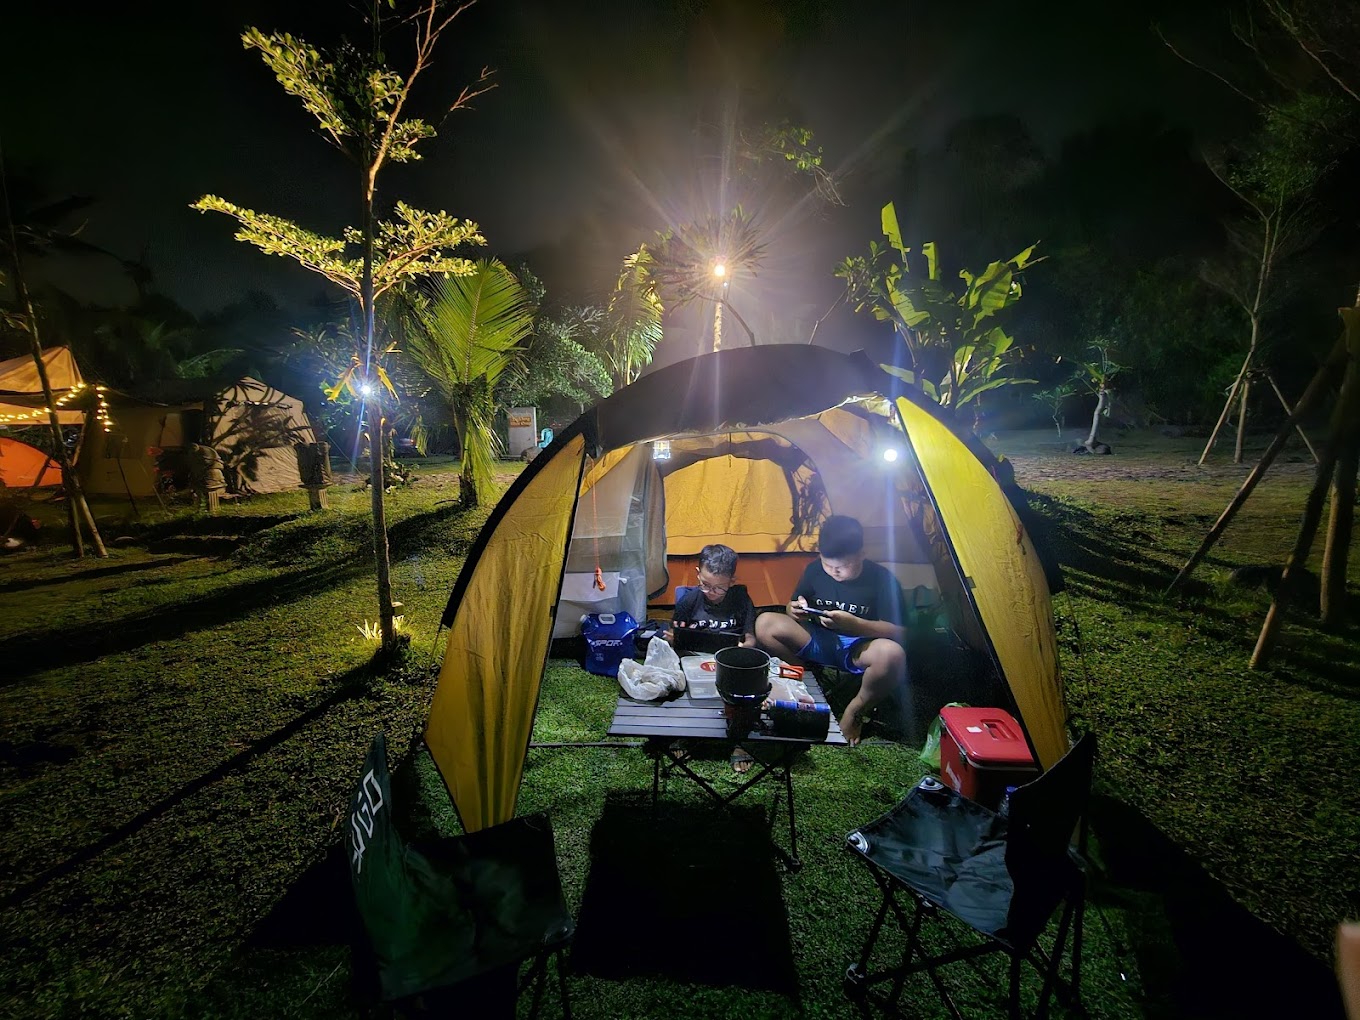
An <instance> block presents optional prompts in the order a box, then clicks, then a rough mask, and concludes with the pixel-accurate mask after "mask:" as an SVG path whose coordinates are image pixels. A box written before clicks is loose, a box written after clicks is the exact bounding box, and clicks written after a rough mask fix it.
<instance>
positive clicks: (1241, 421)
mask: <svg viewBox="0 0 1360 1020" xmlns="http://www.w3.org/2000/svg"><path fill="white" fill-rule="evenodd" d="M1250 392H1251V376H1247V377H1246V378H1244V379H1243V380H1242V403H1241V404H1240V405H1239V406H1238V408H1237V444H1236V445H1235V446H1234V447H1233V463H1234V464H1241V463H1242V440H1243V438H1244V437H1245V436H1246V434H1247V395H1248V394H1249V393H1250Z"/></svg>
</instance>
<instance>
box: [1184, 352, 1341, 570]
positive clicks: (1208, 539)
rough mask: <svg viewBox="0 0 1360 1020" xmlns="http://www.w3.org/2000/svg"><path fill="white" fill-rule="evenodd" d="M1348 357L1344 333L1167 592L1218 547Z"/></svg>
mask: <svg viewBox="0 0 1360 1020" xmlns="http://www.w3.org/2000/svg"><path fill="white" fill-rule="evenodd" d="M1345 359H1346V334H1345V333H1342V334H1341V336H1340V337H1338V338H1337V341H1336V343H1335V344H1333V345H1332V350H1331V353H1329V354H1328V355H1327V360H1326V361H1324V362H1323V363H1322V365H1321V366H1320V367H1319V368H1318V370H1317V372H1316V373H1314V375H1313V378H1312V380H1311V381H1310V382H1309V383H1308V387H1307V389H1305V390H1304V391H1303V396H1301V397H1299V402H1298V403H1297V404H1296V405H1294V410H1293V411H1292V412H1291V413H1290V415H1289V418H1288V419H1287V420H1286V421H1285V423H1284V424H1283V425H1281V426H1280V428H1279V431H1278V432H1276V433H1275V438H1274V439H1272V440H1271V442H1270V445H1269V446H1268V447H1266V452H1265V453H1264V454H1262V455H1261V460H1260V462H1259V463H1257V465H1256V467H1254V468H1252V471H1251V474H1249V475H1247V478H1246V481H1244V482H1243V483H1242V488H1240V489H1238V490H1237V495H1236V496H1234V497H1233V498H1232V502H1230V503H1229V504H1228V506H1227V509H1225V510H1224V511H1223V513H1222V514H1221V515H1219V518H1218V520H1217V521H1215V522H1214V526H1213V527H1212V528H1210V529H1209V533H1208V534H1207V535H1205V536H1204V541H1203V542H1201V543H1200V545H1199V548H1198V549H1196V550H1195V553H1194V555H1193V556H1191V557H1190V558H1189V559H1188V560H1186V561H1185V566H1183V567H1181V570H1180V573H1178V574H1177V575H1176V578H1175V580H1174V581H1172V582H1171V584H1170V585H1169V586H1168V587H1167V589H1166V590H1167V594H1170V593H1171V592H1173V591H1175V590H1176V589H1177V588H1178V587H1180V585H1181V584H1183V583H1184V582H1185V580H1186V578H1188V577H1189V576H1190V574H1191V573H1192V572H1193V571H1194V569H1195V567H1197V566H1199V564H1200V563H1201V562H1202V561H1203V560H1204V557H1205V556H1207V555H1208V554H1209V550H1210V549H1212V548H1213V547H1214V543H1216V542H1217V541H1218V539H1219V537H1220V536H1221V535H1222V534H1223V532H1224V531H1226V530H1227V527H1228V524H1229V522H1231V521H1232V519H1233V518H1234V517H1235V516H1236V515H1237V511H1239V510H1241V509H1242V505H1243V504H1244V503H1246V501H1247V497H1248V496H1250V495H1251V492H1252V490H1253V489H1255V488H1256V486H1257V484H1258V483H1259V482H1260V481H1261V479H1262V478H1264V477H1265V474H1266V470H1267V469H1268V468H1269V467H1270V465H1271V464H1272V463H1273V462H1274V460H1275V458H1276V457H1277V456H1279V453H1280V451H1281V450H1283V449H1284V444H1285V442H1286V441H1287V440H1288V439H1289V430H1290V429H1292V428H1294V427H1295V425H1297V424H1298V422H1299V420H1300V419H1301V418H1302V417H1303V416H1304V415H1306V414H1308V413H1309V412H1310V411H1311V410H1312V408H1313V405H1314V404H1316V403H1317V402H1318V400H1319V399H1320V398H1321V397H1322V395H1323V394H1324V393H1325V392H1326V391H1327V387H1328V385H1329V384H1330V382H1331V379H1332V376H1333V375H1334V374H1335V373H1336V371H1337V370H1338V369H1339V368H1340V367H1341V366H1342V365H1343V364H1344V363H1345Z"/></svg>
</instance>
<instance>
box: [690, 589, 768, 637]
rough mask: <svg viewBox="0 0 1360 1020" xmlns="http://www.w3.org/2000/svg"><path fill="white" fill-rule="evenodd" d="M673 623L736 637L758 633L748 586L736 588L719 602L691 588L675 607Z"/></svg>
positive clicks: (728, 590)
mask: <svg viewBox="0 0 1360 1020" xmlns="http://www.w3.org/2000/svg"><path fill="white" fill-rule="evenodd" d="M671 620H672V622H673V623H674V624H675V625H677V626H681V627H689V628H693V629H695V630H722V631H729V632H731V633H733V634H754V633H755V632H756V607H755V603H753V602H752V601H751V596H750V595H748V594H747V593H746V585H744V584H734V585H732V587H731V588H728V589H727V594H726V595H724V596H723V597H722V599H721V600H719V601H718V602H710V601H708V599H707V598H705V597H704V593H703V592H702V591H700V590H699V589H698V588H691V589H690V590H689V591H688V592H686V593H685V597H684V598H682V599H681V600H680V601H679V602H678V603H676V606H675V614H674V615H673V616H672V617H671Z"/></svg>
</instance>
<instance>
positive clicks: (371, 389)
mask: <svg viewBox="0 0 1360 1020" xmlns="http://www.w3.org/2000/svg"><path fill="white" fill-rule="evenodd" d="M359 392H360V393H362V394H363V395H364V396H366V397H371V396H373V394H374V393H376V392H378V390H377V387H375V386H374V385H373V384H372V383H371V382H365V383H360V384H359Z"/></svg>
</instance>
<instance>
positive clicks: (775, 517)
mask: <svg viewBox="0 0 1360 1020" xmlns="http://www.w3.org/2000/svg"><path fill="white" fill-rule="evenodd" d="M900 389H901V387H900V384H899V383H897V382H896V381H895V380H894V379H893V378H892V377H891V376H889V375H888V374H886V373H885V372H883V371H882V370H881V369H879V368H878V367H877V366H876V365H874V364H872V363H871V362H870V361H869V360H868V359H867V358H865V357H864V356H863V355H860V354H855V355H846V354H841V353H838V352H835V351H831V350H828V349H826V348H821V347H813V346H804V345H765V346H759V347H750V348H733V349H730V350H725V351H721V352H718V353H715V354H707V355H703V356H701V357H698V358H694V359H691V360H689V361H684V362H680V363H678V364H674V365H670V366H667V367H665V368H662V369H660V370H658V371H656V372H653V373H651V374H649V375H646V376H644V377H643V378H642V379H639V380H638V381H637V382H635V383H633V384H632V385H631V386H628V387H625V388H624V389H622V390H620V391H619V392H618V393H615V394H614V395H613V396H611V397H608V398H607V399H605V400H604V401H602V402H601V403H600V404H598V405H597V406H596V407H594V408H592V409H591V410H590V411H588V412H586V413H585V414H583V415H582V416H581V417H580V418H578V419H577V421H576V422H575V423H573V424H572V425H571V426H570V427H569V428H567V429H564V430H563V431H562V432H561V433H559V434H558V435H557V437H556V438H555V439H554V441H553V443H552V444H551V445H550V446H549V447H548V448H547V449H545V450H544V451H543V452H542V453H541V454H540V455H539V456H538V457H537V458H535V459H534V460H533V461H532V462H531V463H530V464H529V465H528V467H526V468H525V470H524V472H523V474H521V475H520V476H519V478H518V479H516V481H515V483H514V484H513V485H512V486H511V488H510V490H509V491H508V492H507V493H506V495H505V497H504V498H503V499H502V500H501V501H500V503H499V504H498V505H497V506H496V507H495V509H494V510H493V512H492V514H491V516H490V518H489V520H488V521H487V523H486V525H485V527H484V528H483V529H482V532H481V534H480V535H479V537H478V539H477V541H476V542H475V543H474V545H473V547H472V549H471V550H470V552H469V553H468V557H467V560H466V562H465V563H464V565H463V569H462V571H461V573H460V574H459V577H458V580H457V581H456V583H455V585H454V588H453V593H452V595H451V596H450V599H449V603H448V606H447V608H446V609H445V611H444V616H443V620H442V622H443V624H444V625H445V626H447V627H448V628H449V636H448V642H447V645H446V648H445V652H444V660H443V664H442V667H441V670H440V676H439V684H438V687H437V688H436V691H435V695H434V700H433V703H432V705H431V709H430V714H429V718H428V720H427V723H426V727H425V742H426V744H427V745H428V746H429V748H430V752H431V754H432V755H433V757H434V761H435V763H436V765H437V766H438V768H439V771H440V773H441V775H442V776H443V778H444V782H445V784H446V785H447V786H448V789H449V792H450V794H451V796H452V797H453V800H454V804H455V806H456V808H457V810H458V813H459V816H460V818H461V819H462V822H463V825H464V827H465V828H466V829H467V830H468V831H475V830H478V829H482V828H485V827H488V826H491V825H495V824H498V823H500V822H504V821H508V820H509V819H510V818H512V817H513V816H514V812H515V800H516V796H517V794H518V790H519V785H520V780H521V777H522V775H523V769H524V759H525V755H526V753H527V751H528V744H529V737H530V731H531V729H532V725H533V715H534V711H535V708H536V707H537V703H538V693H539V684H540V681H541V678H542V674H543V669H544V665H545V661H546V657H547V655H548V650H549V645H550V642H551V640H552V639H553V638H554V637H559V638H560V637H568V636H570V635H572V634H574V633H579V626H580V618H581V616H582V614H583V613H585V612H599V611H615V610H627V611H629V612H631V613H633V615H634V616H635V617H636V618H638V619H642V618H643V615H645V612H646V608H647V605H648V602H649V596H652V595H656V594H659V593H661V592H664V591H665V590H666V589H667V587H669V586H670V585H671V583H672V582H673V580H674V578H675V577H676V576H681V575H677V571H676V563H677V562H678V563H681V564H687V563H688V562H689V560H687V558H692V557H693V555H694V554H696V553H697V552H698V550H699V549H700V548H702V546H703V545H705V544H707V543H709V542H723V543H725V544H727V545H730V546H732V547H733V548H734V549H736V550H737V552H738V553H740V554H742V565H741V576H742V579H743V581H744V582H746V583H748V586H749V587H751V588H752V593H753V596H754V597H755V600H756V602H757V603H758V604H782V603H783V602H784V601H785V600H786V599H787V595H788V592H789V591H790V590H791V588H792V583H791V581H788V580H787V579H788V578H790V577H793V578H796V576H797V574H798V572H800V571H801V569H802V565H803V564H804V563H806V562H807V561H808V560H809V559H810V558H811V556H812V555H814V554H813V552H812V550H814V549H815V541H816V535H817V530H818V527H819V525H820V522H821V521H822V520H823V519H824V518H825V517H826V516H828V515H829V514H832V513H840V514H849V515H852V516H854V517H857V518H858V519H859V520H860V521H861V523H863V524H864V527H865V551H866V553H867V554H868V555H869V557H870V558H872V559H875V560H877V561H879V562H881V563H883V564H884V565H886V566H888V567H889V568H890V569H891V570H893V572H894V573H895V574H896V575H897V577H898V579H899V580H900V581H902V583H903V586H904V588H905V589H906V590H907V591H908V593H911V592H912V591H913V590H914V589H915V590H920V589H927V590H931V595H932V597H934V594H935V593H938V597H940V598H942V599H943V600H944V602H945V603H946V605H948V606H949V608H950V616H951V620H952V621H953V622H954V624H955V626H956V628H957V629H958V631H959V633H960V635H961V636H962V637H963V638H964V639H965V641H967V643H969V644H970V645H971V646H972V647H973V648H974V649H975V650H977V651H978V652H980V653H983V654H985V655H986V656H987V657H988V658H989V659H990V660H991V662H992V663H993V664H994V665H995V667H996V669H997V672H998V674H999V675H1000V676H1001V677H1002V678H1004V681H1005V687H1006V689H1007V690H1008V691H1009V695H1010V700H1011V702H1012V703H1011V704H1010V705H1007V706H1002V707H1008V708H1012V709H1013V710H1014V711H1015V714H1016V717H1017V718H1018V719H1019V720H1020V722H1021V724H1022V726H1023V728H1024V729H1025V732H1026V735H1027V739H1028V740H1029V742H1030V746H1031V748H1032V750H1033V751H1034V753H1035V754H1036V756H1037V757H1038V759H1039V761H1040V762H1041V763H1042V764H1043V765H1044V767H1048V766H1050V765H1052V764H1053V763H1054V762H1056V761H1057V760H1058V759H1059V758H1060V757H1061V756H1062V755H1063V754H1064V753H1065V752H1066V750H1067V747H1068V739H1067V731H1066V709H1065V705H1064V701H1063V693H1062V682H1061V677H1060V673H1059V668H1058V658H1057V646H1056V640H1055V636H1054V627H1053V613H1052V606H1051V601H1050V594H1049V588H1048V584H1047V581H1046V579H1045V574H1044V571H1043V567H1042V566H1041V564H1040V562H1039V557H1038V555H1037V553H1036V551H1035V549H1034V546H1033V544H1032V543H1031V541H1030V539H1029V537H1028V536H1027V535H1026V533H1025V529H1024V527H1023V525H1022V524H1021V522H1020V519H1019V517H1018V516H1017V514H1016V512H1015V510H1014V508H1013V507H1012V505H1011V503H1010V501H1009V500H1008V499H1007V497H1006V494H1005V493H1004V492H1003V490H1002V488H1001V485H1000V484H999V483H998V482H997V480H996V478H995V477H994V475H993V472H992V470H991V469H990V467H989V465H988V464H985V463H984V462H983V460H982V459H980V457H979V454H978V453H976V452H974V451H973V450H972V449H970V448H969V446H968V445H966V444H965V443H964V441H962V440H961V439H960V438H959V437H958V436H957V435H955V434H954V432H952V431H951V430H950V429H949V427H948V426H946V425H945V424H944V423H943V422H942V421H941V420H940V419H939V418H938V417H937V413H936V412H937V410H938V409H935V408H933V405H929V403H928V402H926V401H922V402H920V403H918V402H916V400H915V399H913V398H912V397H911V396H910V395H903V394H901V392H900ZM752 561H753V562H754V563H755V564H756V567H755V569H754V571H753V572H754V574H755V576H756V579H757V583H755V584H752V583H751V582H752V572H748V562H752ZM790 567H791V568H792V569H789V568H790ZM597 568H598V569H599V571H600V573H601V576H602V578H603V580H604V583H605V590H604V591H600V590H599V588H598V586H596V585H595V583H594V581H595V571H596V569H597ZM682 573H683V572H682ZM762 579H763V580H769V581H770V583H768V584H762V583H761V580H762ZM762 594H764V595H765V596H766V597H762Z"/></svg>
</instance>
